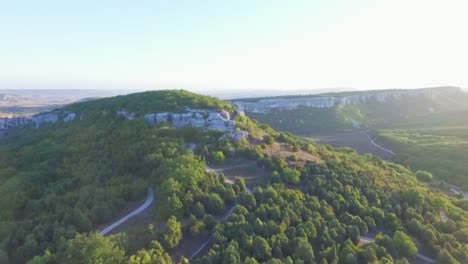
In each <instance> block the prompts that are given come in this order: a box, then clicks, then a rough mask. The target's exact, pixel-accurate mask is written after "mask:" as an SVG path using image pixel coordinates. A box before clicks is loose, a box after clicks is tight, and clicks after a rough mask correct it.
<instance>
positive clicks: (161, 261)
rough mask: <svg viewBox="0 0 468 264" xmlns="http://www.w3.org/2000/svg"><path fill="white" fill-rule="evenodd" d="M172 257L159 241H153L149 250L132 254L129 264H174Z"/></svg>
mask: <svg viewBox="0 0 468 264" xmlns="http://www.w3.org/2000/svg"><path fill="white" fill-rule="evenodd" d="M172 263H173V262H172V259H171V257H170V256H169V254H167V252H166V251H165V250H164V248H163V247H162V246H161V244H160V243H159V242H158V241H156V240H155V241H153V242H151V248H150V249H149V250H146V249H142V250H139V251H138V252H137V253H136V254H135V255H133V256H130V258H129V260H128V264H172Z"/></svg>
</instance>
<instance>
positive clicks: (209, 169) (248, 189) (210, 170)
mask: <svg viewBox="0 0 468 264" xmlns="http://www.w3.org/2000/svg"><path fill="white" fill-rule="evenodd" d="M241 167H245V166H242V165H241V166H236V167H230V168H225V169H217V170H215V169H212V168H210V167H209V166H205V169H206V171H207V172H213V173H215V174H216V176H219V174H220V173H221V172H222V171H223V170H230V169H235V168H241ZM224 182H225V183H227V184H234V181H233V180H231V179H226V180H225V181H224ZM247 192H248V193H250V194H252V190H251V189H250V188H247ZM236 205H237V203H236V204H234V205H233V206H232V207H231V208H229V210H228V211H227V213H226V214H225V215H224V217H223V222H225V221H226V220H227V219H228V218H229V217H230V216H231V215H232V214H233V213H234V210H235V209H236ZM212 237H213V235H211V236H210V237H209V238H208V239H207V240H206V241H205V243H203V244H202V245H201V246H200V247H199V248H198V249H197V250H196V251H195V252H194V253H193V254H192V256H191V257H190V258H189V261H192V259H194V258H195V257H196V256H198V254H200V252H201V251H202V250H203V249H204V248H205V247H206V246H208V244H209V243H210V242H211V239H212Z"/></svg>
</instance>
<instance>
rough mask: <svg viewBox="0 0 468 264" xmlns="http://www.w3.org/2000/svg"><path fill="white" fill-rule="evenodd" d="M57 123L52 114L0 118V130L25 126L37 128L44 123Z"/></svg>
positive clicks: (54, 115)
mask: <svg viewBox="0 0 468 264" xmlns="http://www.w3.org/2000/svg"><path fill="white" fill-rule="evenodd" d="M57 121H58V115H57V114H54V113H45V114H37V115H34V116H30V117H29V116H28V117H16V118H0V130H5V129H8V128H10V127H20V126H27V125H33V126H34V127H36V128H37V127H39V126H41V125H43V124H45V123H55V122H57Z"/></svg>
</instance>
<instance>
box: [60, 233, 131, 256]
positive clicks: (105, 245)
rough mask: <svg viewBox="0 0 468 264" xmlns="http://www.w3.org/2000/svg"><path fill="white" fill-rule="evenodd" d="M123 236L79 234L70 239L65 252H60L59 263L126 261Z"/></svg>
mask: <svg viewBox="0 0 468 264" xmlns="http://www.w3.org/2000/svg"><path fill="white" fill-rule="evenodd" d="M119 239H122V237H121V236H116V235H114V236H107V237H103V236H101V235H99V234H98V233H89V234H77V235H76V236H75V237H74V238H73V239H71V240H69V241H68V242H67V245H66V249H65V251H64V252H59V254H58V262H59V263H70V264H82V263H85V264H94V263H98V264H112V263H116V264H118V263H122V264H123V263H126V257H125V250H124V248H123V245H122V244H121V242H120V241H119Z"/></svg>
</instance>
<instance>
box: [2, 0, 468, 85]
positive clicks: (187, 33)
mask: <svg viewBox="0 0 468 264" xmlns="http://www.w3.org/2000/svg"><path fill="white" fill-rule="evenodd" d="M467 13H468V1H466V0H439V1H435V0H352V1H351V0H346V1H344V0H341V1H339V0H321V1H316V0H315V1H314V0H304V1H299V0H291V1H289V0H281V1H274V0H268V1H267V0H265V1H261V0H257V1H256V0H235V1H219V0H209V1H208V0H206V1H205V0H193V1H182V0H180V1H170V0H165V1H156V0H149V1H129V0H124V1H118V0H112V1H105V0H99V1H96V0H92V1H91V0H80V1H63V0H57V1H50V0H41V1H38V0H30V1H23V0H0V88H16V87H26V86H27V88H32V87H35V86H37V87H40V88H45V87H46V86H48V85H51V86H53V85H61V86H62V87H72V88H79V87H81V86H82V88H87V87H88V86H94V87H93V88H96V87H101V88H113V87H120V86H122V87H126V88H128V87H135V88H141V87H156V88H162V87H166V88H193V87H195V88H206V89H217V88H229V89H232V88H243V89H246V88H274V89H314V88H329V87H353V88H361V89H374V88H413V87H426V86H438V85H457V86H463V87H468V67H467V65H466V64H467V62H468V34H467V30H468V29H467V28H468V15H467ZM9 85H11V87H5V86H9Z"/></svg>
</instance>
